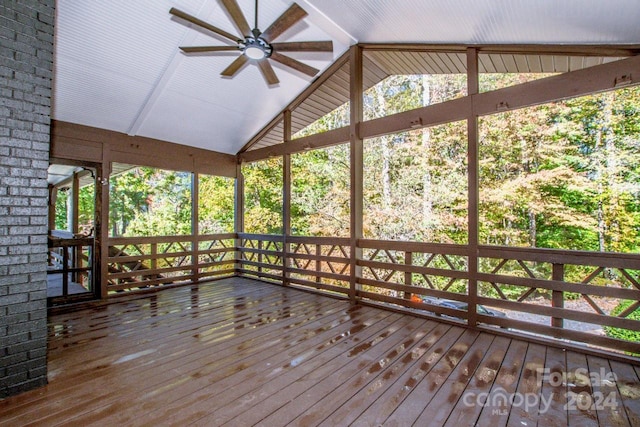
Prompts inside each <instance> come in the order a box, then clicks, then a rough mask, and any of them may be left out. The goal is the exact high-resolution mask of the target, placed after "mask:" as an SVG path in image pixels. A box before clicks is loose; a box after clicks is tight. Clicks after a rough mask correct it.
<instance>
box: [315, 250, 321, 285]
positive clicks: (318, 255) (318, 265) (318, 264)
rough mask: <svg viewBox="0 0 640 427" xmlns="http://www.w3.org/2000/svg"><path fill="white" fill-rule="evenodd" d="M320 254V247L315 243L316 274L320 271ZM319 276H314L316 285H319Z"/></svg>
mask: <svg viewBox="0 0 640 427" xmlns="http://www.w3.org/2000/svg"><path fill="white" fill-rule="evenodd" d="M321 253H322V246H321V245H320V243H316V257H317V258H316V272H320V271H322V261H320V254H321ZM320 282H321V278H320V275H318V274H316V283H320Z"/></svg>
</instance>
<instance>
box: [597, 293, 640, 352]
mask: <svg viewBox="0 0 640 427" xmlns="http://www.w3.org/2000/svg"><path fill="white" fill-rule="evenodd" d="M635 302H636V301H631V300H625V301H622V302H621V303H620V304H618V305H617V306H616V307H615V308H614V309H613V310H611V313H610V315H611V316H617V315H619V314H620V313H622V312H623V311H625V310H626V309H628V308H629V307H630V306H631V304H634V303H635ZM627 319H632V320H639V321H640V307H639V308H636V309H635V310H634V311H632V312H631V314H629V315H628V316H627ZM604 332H605V334H607V336H608V337H611V338H618V339H621V340H625V341H632V342H640V331H638V330H631V329H623V328H614V327H612V326H605V327H604Z"/></svg>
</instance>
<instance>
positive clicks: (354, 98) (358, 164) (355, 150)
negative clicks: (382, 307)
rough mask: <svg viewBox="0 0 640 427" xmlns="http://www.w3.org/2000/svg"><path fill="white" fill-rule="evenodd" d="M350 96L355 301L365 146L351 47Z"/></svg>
mask: <svg viewBox="0 0 640 427" xmlns="http://www.w3.org/2000/svg"><path fill="white" fill-rule="evenodd" d="M349 66H350V67H349V69H350V80H349V97H350V105H351V110H350V124H349V148H350V172H351V175H350V182H351V212H350V214H351V218H350V230H349V231H350V240H351V241H350V251H349V255H350V267H351V271H350V289H349V299H350V300H351V303H352V304H353V303H355V302H356V297H357V290H358V288H359V286H358V278H359V277H361V276H362V267H360V266H358V259H360V258H361V257H362V249H361V248H359V247H358V240H359V239H361V238H362V205H363V191H364V190H363V188H364V187H363V178H364V177H363V175H364V172H363V170H364V161H363V157H364V154H363V152H364V144H363V141H362V138H361V137H360V123H362V118H363V101H362V96H363V88H362V85H363V83H362V47H361V46H359V45H355V46H352V47H351V51H350V56H349Z"/></svg>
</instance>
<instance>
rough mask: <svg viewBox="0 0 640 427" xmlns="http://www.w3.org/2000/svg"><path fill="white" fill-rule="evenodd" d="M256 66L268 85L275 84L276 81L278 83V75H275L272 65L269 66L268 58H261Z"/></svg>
mask: <svg viewBox="0 0 640 427" xmlns="http://www.w3.org/2000/svg"><path fill="white" fill-rule="evenodd" d="M258 67H260V72H261V73H262V75H263V76H264V78H265V80H266V81H267V83H268V84H269V86H271V85H277V84H278V83H280V80H278V76H276V72H275V71H273V67H272V66H271V64H269V60H268V59H262V60H260V61H258Z"/></svg>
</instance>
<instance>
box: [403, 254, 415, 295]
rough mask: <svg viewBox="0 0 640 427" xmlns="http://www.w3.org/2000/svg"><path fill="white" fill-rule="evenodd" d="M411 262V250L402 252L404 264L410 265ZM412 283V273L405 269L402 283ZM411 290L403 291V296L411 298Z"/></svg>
mask: <svg viewBox="0 0 640 427" xmlns="http://www.w3.org/2000/svg"><path fill="white" fill-rule="evenodd" d="M412 264H413V252H410V251H406V252H405V253H404V265H409V266H410V265H412ZM412 283H413V273H411V272H410V271H405V273H404V284H405V286H411V284H412ZM411 296H412V294H411V292H405V293H404V298H405V299H408V300H410V299H411Z"/></svg>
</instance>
